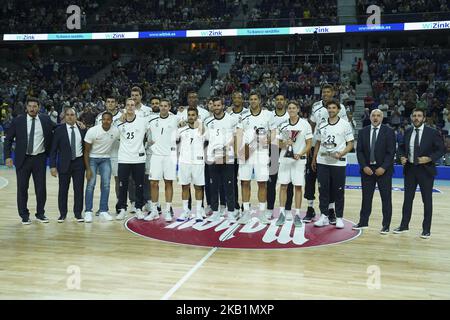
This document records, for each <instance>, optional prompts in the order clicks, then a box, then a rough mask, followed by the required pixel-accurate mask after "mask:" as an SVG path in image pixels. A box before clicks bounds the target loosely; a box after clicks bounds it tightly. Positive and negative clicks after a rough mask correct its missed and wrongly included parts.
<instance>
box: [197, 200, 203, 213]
mask: <svg viewBox="0 0 450 320" xmlns="http://www.w3.org/2000/svg"><path fill="white" fill-rule="evenodd" d="M200 210H202V200H197V212H200Z"/></svg>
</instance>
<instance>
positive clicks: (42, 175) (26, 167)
mask: <svg viewBox="0 0 450 320" xmlns="http://www.w3.org/2000/svg"><path fill="white" fill-rule="evenodd" d="M26 112H27V113H26V115H20V116H18V117H17V118H15V119H14V120H13V121H12V124H11V127H10V128H9V130H8V132H7V135H6V139H5V147H4V152H5V156H6V165H7V166H8V167H10V168H11V167H12V166H13V159H12V158H11V149H12V144H13V142H14V141H15V142H16V149H15V161H14V162H15V165H16V176H17V209H18V212H19V216H20V217H21V218H22V224H24V225H29V224H31V220H30V218H29V216H30V212H29V210H28V207H27V202H28V186H29V182H30V176H31V175H33V181H34V190H35V193H36V219H37V220H38V221H39V222H42V223H47V222H48V219H47V217H46V216H45V202H46V200H47V189H46V161H47V156H48V154H49V152H50V147H51V143H52V133H53V130H54V126H55V124H54V123H53V122H52V121H51V120H50V117H49V116H47V115H45V114H39V100H38V99H37V98H34V97H29V98H28V100H27V103H26Z"/></svg>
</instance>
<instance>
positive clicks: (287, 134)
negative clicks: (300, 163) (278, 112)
mask: <svg viewBox="0 0 450 320" xmlns="http://www.w3.org/2000/svg"><path fill="white" fill-rule="evenodd" d="M299 133H300V131H299V130H288V131H283V138H284V140H288V139H290V140H291V141H292V142H295V141H296V140H297V136H298V135H299ZM284 157H285V158H294V148H293V146H292V145H290V146H287V147H286V152H285V154H284Z"/></svg>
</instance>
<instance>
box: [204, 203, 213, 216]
mask: <svg viewBox="0 0 450 320" xmlns="http://www.w3.org/2000/svg"><path fill="white" fill-rule="evenodd" d="M209 214H212V209H211V207H210V206H206V208H205V215H204V216H203V218H206V217H207V216H208V215H209Z"/></svg>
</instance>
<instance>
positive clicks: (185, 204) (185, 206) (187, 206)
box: [183, 200, 189, 212]
mask: <svg viewBox="0 0 450 320" xmlns="http://www.w3.org/2000/svg"><path fill="white" fill-rule="evenodd" d="M183 210H184V211H185V212H186V211H189V200H183Z"/></svg>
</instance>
